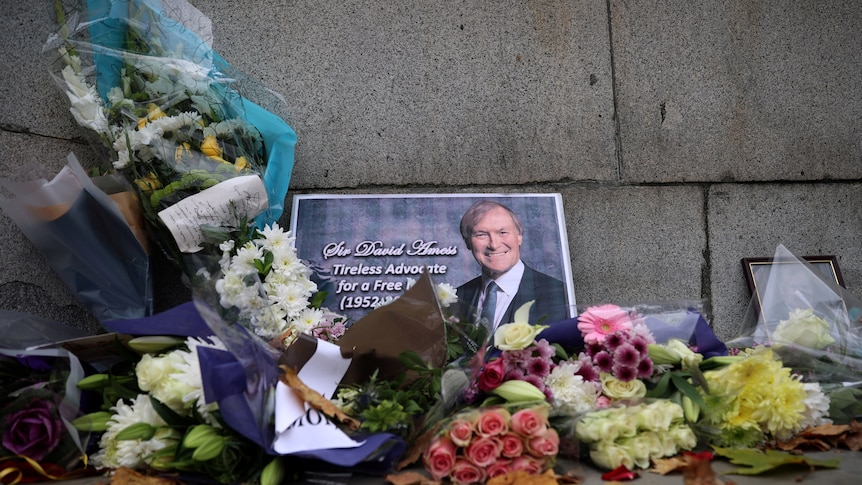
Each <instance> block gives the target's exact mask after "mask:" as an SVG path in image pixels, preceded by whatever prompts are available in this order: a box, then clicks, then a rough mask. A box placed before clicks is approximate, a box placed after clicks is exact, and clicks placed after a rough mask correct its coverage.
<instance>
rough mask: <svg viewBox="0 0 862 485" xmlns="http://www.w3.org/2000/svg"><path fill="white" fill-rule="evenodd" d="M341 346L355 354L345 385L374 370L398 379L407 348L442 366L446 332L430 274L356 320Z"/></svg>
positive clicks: (345, 352) (364, 378) (380, 375)
mask: <svg viewBox="0 0 862 485" xmlns="http://www.w3.org/2000/svg"><path fill="white" fill-rule="evenodd" d="M338 345H339V346H340V347H341V353H342V355H350V354H352V355H353V360H352V361H351V363H350V367H349V368H348V369H347V373H346V374H345V376H344V378H343V379H342V380H341V383H342V384H344V385H350V384H361V383H364V382H367V381H368V378H369V377H371V375H372V374H373V373H374V371H375V370H377V371H378V374H377V375H378V378H379V379H384V380H385V379H393V378H395V377H396V376H398V374H400V373H402V372H404V371H405V370H406V369H405V368H404V366H403V365H402V364H401V362H400V360H399V355H400V354H401V353H402V352H404V351H408V350H412V351H414V352H416V353H417V354H419V356H420V357H422V359H423V360H425V362H426V363H428V364H429V365H432V366H434V367H442V366H443V365H444V364H445V363H446V332H445V328H444V322H443V314H442V312H441V310H440V304H439V302H438V301H437V293H436V290H435V287H434V283H433V282H432V281H431V277H430V276H429V275H428V274H427V273H424V274H423V275H422V277H420V278H419V281H417V282H416V284H415V285H413V287H412V288H410V289H409V290H407V291H406V292H404V294H403V295H401V297H399V298H398V299H396V300H395V301H393V302H391V303H389V304H388V305H385V306H382V307H380V308H376V309H374V310H372V311H370V312H369V313H368V314H366V315H365V316H364V317H362V318H361V319H359V320H358V321H356V322H355V323H354V324H353V325H351V326H350V327H349V328H348V329H347V331H346V332H345V333H344V335H343V336H342V337H341V338H340V339H339V340H338Z"/></svg>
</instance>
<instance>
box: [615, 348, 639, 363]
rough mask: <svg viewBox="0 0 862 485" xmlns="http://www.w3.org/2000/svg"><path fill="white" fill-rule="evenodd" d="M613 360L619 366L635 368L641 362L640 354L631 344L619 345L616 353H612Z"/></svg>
mask: <svg viewBox="0 0 862 485" xmlns="http://www.w3.org/2000/svg"><path fill="white" fill-rule="evenodd" d="M614 360H615V361H616V363H618V364H620V365H624V366H626V367H635V366H636V365H638V362H640V361H641V354H640V352H638V351H637V350H636V349H635V348H634V346H632V344H629V343H625V344H622V345H620V346H619V347H618V348H617V350H616V352H614Z"/></svg>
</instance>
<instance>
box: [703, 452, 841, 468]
mask: <svg viewBox="0 0 862 485" xmlns="http://www.w3.org/2000/svg"><path fill="white" fill-rule="evenodd" d="M713 449H714V450H715V453H716V454H717V455H719V456H723V457H725V458H727V459H728V460H730V462H731V463H733V464H734V465H745V466H747V467H748V468H736V469H733V470H729V471H725V472H722V474H729V473H732V474H736V475H759V474H761V473H763V472H766V471H769V470H772V469H775V468H778V467H780V466H782V465H794V464H796V465H807V466H808V467H811V468H814V467H822V468H838V466H839V465H840V463H841V460H840V459H838V458H833V459H831V460H815V459H813V458H809V457H807V456H805V455H794V454H791V453H787V452H785V451H778V450H766V451H765V452H764V451H761V450H756V449H753V448H742V449H737V448H720V447H717V446H713Z"/></svg>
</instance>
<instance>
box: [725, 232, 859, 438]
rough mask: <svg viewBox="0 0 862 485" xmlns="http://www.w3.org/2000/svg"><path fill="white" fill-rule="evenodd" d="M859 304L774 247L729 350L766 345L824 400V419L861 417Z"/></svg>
mask: <svg viewBox="0 0 862 485" xmlns="http://www.w3.org/2000/svg"><path fill="white" fill-rule="evenodd" d="M860 315H862V302H860V300H859V299H858V298H856V297H855V296H854V295H852V294H851V293H849V292H848V291H847V290H845V289H844V288H842V287H840V286H839V285H838V284H837V283H835V282H834V281H830V280H828V279H826V278H824V277H821V276H820V275H819V274H818V272H817V271H815V270H814V269H813V268H812V267H811V265H810V264H809V263H808V262H807V261H805V260H804V259H799V258H796V257H795V256H794V255H793V254H792V253H791V252H790V251H789V250H788V249H787V248H785V247H784V246H779V247H778V248H777V249H776V252H775V255H774V257H773V258H772V264H771V265H770V267H769V273H768V275H766V277H765V278H764V279H763V280H762V281H761V286H760V287H759V291H758V293H757V294H755V295H753V296H752V303H751V305H750V306H749V312H748V315H747V317H748V320H747V326H746V328H744V330H743V332H742V333H741V334H740V336H739V337H737V338H734V339H732V340H730V341H728V343H727V344H728V346H730V347H733V348H740V349H748V348H754V347H759V346H769V347H770V348H771V350H772V352H773V353H774V355H775V357H776V358H777V359H779V360H780V361H781V362H782V363H783V365H784V366H785V367H787V368H789V369H791V371H792V375H793V377H794V379H797V380H799V381H801V383H805V385H806V386H809V387H812V386H815V385H816V386H819V388H820V389H822V390H823V392H825V393H826V395H827V396H828V397H829V398H830V399H829V403H830V408H829V416H830V418H831V419H833V420H834V421H835V422H838V423H848V422H850V421H851V420H853V419H854V418H856V417H858V416H860V415H862V406H860V405H859V404H858V402H859V398H860V397H862V351H860V349H862V322H860V320H859V316H860Z"/></svg>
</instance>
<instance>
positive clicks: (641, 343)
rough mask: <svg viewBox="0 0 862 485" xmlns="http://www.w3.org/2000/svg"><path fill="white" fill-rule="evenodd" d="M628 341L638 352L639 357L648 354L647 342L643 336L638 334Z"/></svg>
mask: <svg viewBox="0 0 862 485" xmlns="http://www.w3.org/2000/svg"><path fill="white" fill-rule="evenodd" d="M629 343H630V344H632V347H634V348H635V350H637V351H638V352H640V354H641V357H646V356H647V354H649V342H647V340H646V339H645V338H644V337H642V336H640V335H638V336H636V337H634V338H633V339H631V341H630V342H629Z"/></svg>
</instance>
